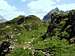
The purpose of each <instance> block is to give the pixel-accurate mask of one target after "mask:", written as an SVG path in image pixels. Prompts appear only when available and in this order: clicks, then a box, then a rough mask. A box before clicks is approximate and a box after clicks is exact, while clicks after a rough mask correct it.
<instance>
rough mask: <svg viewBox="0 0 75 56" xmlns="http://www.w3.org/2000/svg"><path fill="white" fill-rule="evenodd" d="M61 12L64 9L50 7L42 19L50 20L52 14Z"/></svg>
mask: <svg viewBox="0 0 75 56" xmlns="http://www.w3.org/2000/svg"><path fill="white" fill-rule="evenodd" d="M61 13H62V14H63V13H64V11H61V10H59V9H58V8H55V9H52V10H51V11H50V12H49V13H48V14H46V15H45V16H44V18H43V20H44V21H46V22H47V21H51V17H52V15H53V14H61Z"/></svg>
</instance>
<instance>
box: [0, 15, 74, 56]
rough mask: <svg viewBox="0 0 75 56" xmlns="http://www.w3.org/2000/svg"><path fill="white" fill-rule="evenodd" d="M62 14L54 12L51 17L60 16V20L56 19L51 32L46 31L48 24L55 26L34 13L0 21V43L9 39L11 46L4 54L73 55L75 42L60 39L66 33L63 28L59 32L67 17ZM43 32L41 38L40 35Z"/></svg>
mask: <svg viewBox="0 0 75 56" xmlns="http://www.w3.org/2000/svg"><path fill="white" fill-rule="evenodd" d="M61 16H62V17H61ZM64 16H66V15H61V14H54V16H53V18H55V19H58V18H59V17H60V19H62V20H61V21H60V20H56V22H58V21H60V23H58V25H57V26H56V27H55V28H53V31H52V32H47V30H49V29H50V28H48V27H49V26H50V27H53V26H55V25H53V23H52V22H49V23H48V22H44V21H42V20H40V19H39V18H38V17H36V16H34V15H29V16H27V17H25V16H22V15H20V16H18V17H16V18H14V19H13V20H11V21H8V22H5V23H1V24H0V43H2V42H3V41H9V42H10V43H11V45H10V47H11V48H12V50H11V51H10V53H8V54H7V55H6V56H74V55H75V43H72V44H70V43H69V41H68V40H67V39H65V38H63V39H62V40H61V39H60V38H61V36H64V37H65V36H67V35H68V34H67V32H65V30H64V32H60V29H62V28H63V26H64V25H65V23H66V21H65V20H66V19H67V18H64ZM71 16H72V15H71ZM51 24H52V25H51ZM45 34H46V36H45V39H43V38H42V36H44V35H45ZM61 34H62V35H61Z"/></svg>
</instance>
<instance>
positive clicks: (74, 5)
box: [57, 3, 75, 11]
mask: <svg viewBox="0 0 75 56" xmlns="http://www.w3.org/2000/svg"><path fill="white" fill-rule="evenodd" d="M57 7H58V8H59V9H60V10H64V11H67V10H72V9H75V3H71V4H61V5H57Z"/></svg>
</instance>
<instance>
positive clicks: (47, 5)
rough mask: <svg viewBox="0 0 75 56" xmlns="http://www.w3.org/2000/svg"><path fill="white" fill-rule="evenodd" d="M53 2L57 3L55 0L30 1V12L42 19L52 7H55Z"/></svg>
mask: <svg viewBox="0 0 75 56" xmlns="http://www.w3.org/2000/svg"><path fill="white" fill-rule="evenodd" d="M53 4H56V3H55V2H54V1H53V0H36V1H32V2H30V3H29V4H28V7H29V11H30V12H31V13H30V14H34V15H37V16H39V17H41V19H42V17H43V16H44V15H45V14H46V13H47V12H49V11H50V9H53V8H54V6H53ZM32 11H34V12H32ZM40 14H41V15H40Z"/></svg>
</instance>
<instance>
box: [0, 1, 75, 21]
mask: <svg viewBox="0 0 75 56" xmlns="http://www.w3.org/2000/svg"><path fill="white" fill-rule="evenodd" d="M56 7H58V8H59V9H60V10H64V11H66V10H71V9H75V0H0V15H1V16H3V17H4V18H5V19H7V20H11V19H13V18H14V17H17V16H18V15H25V16H27V15H36V16H38V17H40V18H41V19H42V18H43V16H44V15H46V14H47V13H48V12H49V11H50V10H52V9H54V8H56Z"/></svg>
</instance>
